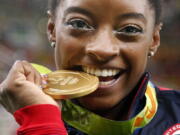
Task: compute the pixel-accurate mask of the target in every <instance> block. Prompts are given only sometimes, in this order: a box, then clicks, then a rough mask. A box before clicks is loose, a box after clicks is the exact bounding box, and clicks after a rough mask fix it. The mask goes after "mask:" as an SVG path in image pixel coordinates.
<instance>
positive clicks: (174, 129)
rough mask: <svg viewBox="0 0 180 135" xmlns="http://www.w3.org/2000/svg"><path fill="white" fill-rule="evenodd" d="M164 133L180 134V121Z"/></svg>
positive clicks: (167, 134)
mask: <svg viewBox="0 0 180 135" xmlns="http://www.w3.org/2000/svg"><path fill="white" fill-rule="evenodd" d="M163 135H180V123H178V124H176V125H173V126H172V127H170V128H169V129H168V130H166V132H165V133H164V134H163Z"/></svg>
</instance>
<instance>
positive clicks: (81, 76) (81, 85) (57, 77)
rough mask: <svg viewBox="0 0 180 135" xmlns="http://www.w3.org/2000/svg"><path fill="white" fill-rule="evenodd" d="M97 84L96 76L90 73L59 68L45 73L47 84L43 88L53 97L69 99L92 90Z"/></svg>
mask: <svg viewBox="0 0 180 135" xmlns="http://www.w3.org/2000/svg"><path fill="white" fill-rule="evenodd" d="M98 84H99V80H98V78H97V77H95V76H92V75H90V74H87V73H84V72H74V71H68V70H59V71H55V72H51V73H49V74H47V85H46V87H45V88H44V89H43V90H44V92H45V93H46V94H48V95H50V96H51V97H53V98H54V99H67V98H68V99H69V98H77V97H81V96H85V95H88V94H90V93H92V92H94V91H95V90H96V89H97V87H98Z"/></svg>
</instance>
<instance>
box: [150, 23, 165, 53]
mask: <svg viewBox="0 0 180 135" xmlns="http://www.w3.org/2000/svg"><path fill="white" fill-rule="evenodd" d="M161 28H162V23H160V24H159V25H156V26H155V28H154V32H153V37H152V44H151V45H150V48H149V52H153V53H154V54H155V53H156V51H157V50H158V48H159V46H160V31H161Z"/></svg>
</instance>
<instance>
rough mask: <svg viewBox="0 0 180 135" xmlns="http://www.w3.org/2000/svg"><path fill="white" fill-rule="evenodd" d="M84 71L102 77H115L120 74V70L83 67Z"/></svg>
mask: <svg viewBox="0 0 180 135" xmlns="http://www.w3.org/2000/svg"><path fill="white" fill-rule="evenodd" d="M83 71H84V72H86V73H88V74H92V75H95V76H102V77H108V76H115V75H117V74H118V73H119V72H120V70H118V69H99V68H92V67H83Z"/></svg>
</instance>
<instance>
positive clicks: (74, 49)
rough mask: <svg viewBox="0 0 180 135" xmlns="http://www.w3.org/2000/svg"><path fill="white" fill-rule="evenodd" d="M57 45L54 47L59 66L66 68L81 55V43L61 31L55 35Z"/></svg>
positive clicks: (82, 48)
mask: <svg viewBox="0 0 180 135" xmlns="http://www.w3.org/2000/svg"><path fill="white" fill-rule="evenodd" d="M56 42H57V47H56V63H57V65H58V67H60V68H66V67H69V66H70V65H73V64H74V63H77V61H78V60H79V59H80V58H81V56H82V55H83V50H84V47H83V45H82V43H81V42H80V41H79V40H77V39H75V38H73V37H71V36H68V35H66V33H63V32H61V33H60V34H59V35H57V40H56Z"/></svg>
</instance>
